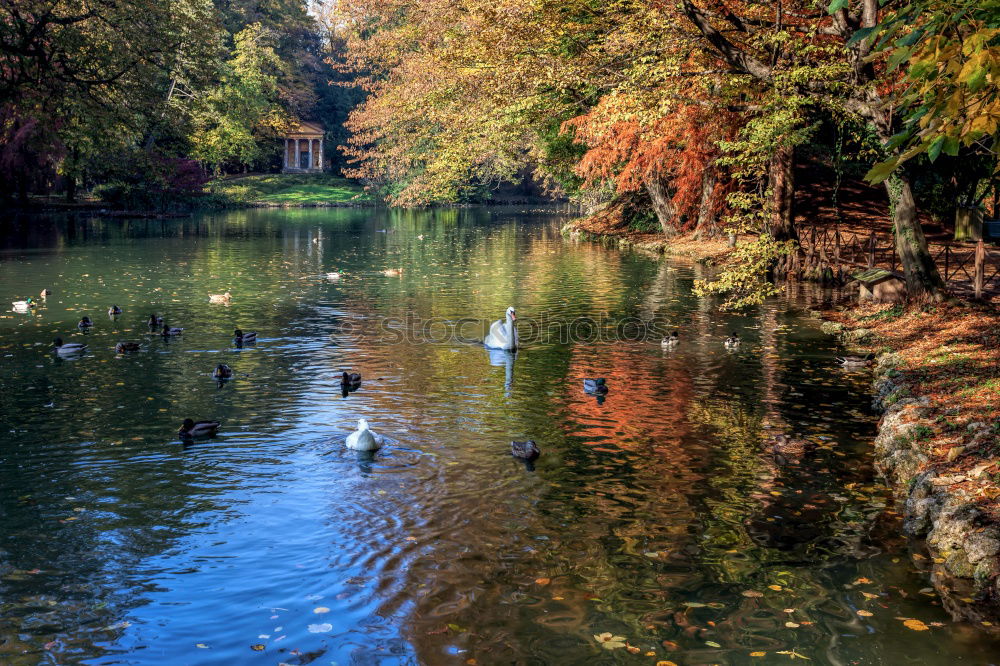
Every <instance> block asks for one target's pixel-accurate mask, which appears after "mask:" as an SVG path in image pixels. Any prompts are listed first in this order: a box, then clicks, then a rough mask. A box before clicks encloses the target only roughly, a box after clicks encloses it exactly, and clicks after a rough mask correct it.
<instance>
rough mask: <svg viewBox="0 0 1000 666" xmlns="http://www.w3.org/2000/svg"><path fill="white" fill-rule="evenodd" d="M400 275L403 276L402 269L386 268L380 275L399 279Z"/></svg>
mask: <svg viewBox="0 0 1000 666" xmlns="http://www.w3.org/2000/svg"><path fill="white" fill-rule="evenodd" d="M402 274H403V269H402V268H387V269H385V270H384V271H382V275H384V276H386V277H399V276H400V275H402Z"/></svg>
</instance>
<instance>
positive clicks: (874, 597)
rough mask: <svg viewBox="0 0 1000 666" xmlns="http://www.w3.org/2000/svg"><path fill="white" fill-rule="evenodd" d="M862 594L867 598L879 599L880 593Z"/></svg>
mask: <svg viewBox="0 0 1000 666" xmlns="http://www.w3.org/2000/svg"><path fill="white" fill-rule="evenodd" d="M861 596H863V597H864V598H865V599H878V595H877V594H872V593H871V592H862V593H861Z"/></svg>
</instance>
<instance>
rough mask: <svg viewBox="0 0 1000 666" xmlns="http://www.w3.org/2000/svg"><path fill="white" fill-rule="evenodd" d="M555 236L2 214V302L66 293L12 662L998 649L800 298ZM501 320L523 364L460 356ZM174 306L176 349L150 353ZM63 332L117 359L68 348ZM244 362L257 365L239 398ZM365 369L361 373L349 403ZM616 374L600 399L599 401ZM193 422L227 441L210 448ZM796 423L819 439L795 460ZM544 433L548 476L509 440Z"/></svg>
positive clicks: (45, 352) (488, 660) (41, 355)
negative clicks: (924, 528) (974, 618)
mask: <svg viewBox="0 0 1000 666" xmlns="http://www.w3.org/2000/svg"><path fill="white" fill-rule="evenodd" d="M560 221H561V220H560V219H559V218H558V217H557V216H553V215H547V214H541V213H537V212H536V213H528V212H523V211H513V210H446V211H437V212H410V213H406V212H385V211H366V210H336V209H335V210H307V211H241V212H233V213H226V214H221V215H215V216H206V217H200V218H194V219H190V220H168V221H116V220H112V221H101V220H93V221H91V222H89V223H87V224H84V223H82V222H70V221H67V220H60V219H52V220H46V219H42V220H38V219H36V220H32V221H30V222H20V223H13V222H7V223H5V225H4V227H3V235H2V238H3V239H2V241H0V243H2V244H3V246H2V250H0V285H2V287H3V288H2V292H3V298H5V299H6V301H4V303H5V305H4V308H7V307H8V306H7V305H6V303H7V302H9V301H11V300H13V299H14V298H15V297H17V298H21V297H24V296H27V295H29V294H30V295H36V294H38V292H39V290H40V289H41V288H42V287H48V288H51V289H52V290H53V294H52V295H51V296H50V297H49V298H48V300H47V301H46V302H44V304H42V305H41V306H40V307H38V308H37V309H36V310H35V311H34V312H33V313H32V314H18V313H15V312H12V311H10V310H9V309H8V310H7V311H6V312H5V313H4V314H3V316H2V318H0V419H2V432H3V439H2V443H0V478H2V479H3V483H2V484H0V511H2V513H0V662H2V663H4V664H16V665H20V664H56V663H58V664H74V663H86V664H278V663H286V664H306V663H316V664H342V665H343V664H417V663H420V664H475V663H478V664H584V663H586V664H612V663H620V664H655V663H656V662H658V661H672V662H675V663H677V664H681V665H687V664H750V663H754V664H760V663H767V664H772V663H774V664H779V663H786V662H788V661H794V660H795V659H797V658H798V657H799V656H802V657H807V658H808V659H809V660H811V661H810V662H809V663H812V664H832V665H838V666H839V665H847V664H894V665H895V664H906V663H913V664H952V663H956V662H957V663H970V664H984V663H991V662H993V661H997V660H998V659H1000V649H998V646H997V645H996V644H995V643H991V642H988V641H987V639H985V638H984V637H982V636H981V635H979V634H978V633H977V632H976V630H975V629H973V628H971V627H968V626H965V625H959V624H953V623H951V622H950V620H949V618H948V616H947V615H946V613H945V612H944V611H943V610H942V609H941V607H940V605H939V604H938V602H937V600H936V597H935V596H934V595H933V594H932V593H929V591H928V590H927V589H926V587H925V586H926V585H927V583H926V576H925V575H923V574H921V573H919V572H917V571H916V570H915V567H916V566H919V564H920V562H919V560H918V561H917V562H916V564H915V563H914V561H913V560H912V559H911V558H910V556H909V554H908V551H907V549H906V545H905V544H904V543H903V542H902V541H901V540H900V539H899V538H898V537H897V535H898V532H899V527H898V524H897V522H896V517H895V516H894V515H893V514H892V512H891V504H889V502H888V499H887V493H886V491H885V489H884V488H883V487H882V486H881V485H879V484H878V483H877V481H876V478H875V475H874V473H873V471H872V467H871V460H870V455H869V450H870V441H871V439H872V437H873V433H874V425H875V417H874V416H873V415H872V414H871V413H870V411H869V402H870V396H869V393H868V386H869V377H868V375H867V374H866V373H864V372H856V373H847V372H843V371H841V370H840V369H839V368H837V367H836V364H835V363H834V362H833V358H832V357H833V355H834V354H835V353H836V352H837V351H838V350H837V349H836V348H835V345H834V342H833V341H832V340H831V339H830V338H829V337H827V336H824V335H822V334H821V333H820V331H819V325H818V324H819V322H818V321H816V320H815V319H812V318H809V317H807V316H805V314H804V310H803V308H802V307H801V305H802V304H803V303H804V302H805V299H806V296H805V295H801V296H800V295H796V294H793V295H791V296H790V297H789V298H786V299H781V300H775V301H774V302H771V303H768V304H767V305H766V306H765V307H762V308H760V309H759V310H758V311H756V312H754V313H751V314H748V315H741V316H737V315H732V314H720V313H718V312H717V311H716V307H715V305H716V304H715V303H714V302H713V301H711V300H706V299H699V298H697V297H695V296H694V295H692V293H691V285H692V282H693V280H694V278H695V277H696V276H697V275H698V273H699V270H700V269H699V268H697V267H694V266H691V265H689V264H686V263H684V262H680V261H678V262H657V261H655V260H652V259H650V258H646V257H644V256H641V255H635V254H626V253H620V252H617V251H613V250H607V249H604V248H601V247H599V246H597V245H593V244H586V243H573V242H571V241H568V240H565V239H563V238H562V237H560V235H559V233H558V228H559V222H560ZM391 268H402V274H401V275H399V276H387V275H384V274H383V271H385V270H386V269H391ZM330 271H339V272H341V274H342V275H341V277H340V279H339V280H335V281H331V280H330V279H328V278H327V277H326V275H325V274H326V273H328V272H330ZM227 289H228V290H229V291H231V293H232V296H233V298H232V303H231V305H229V306H225V305H213V304H210V303H209V302H208V294H209V293H221V292H223V291H225V290H227ZM112 303H117V304H118V305H120V306H121V307H122V308H123V309H124V313H123V314H122V315H121V316H120V317H118V318H117V319H116V320H113V319H110V318H109V317H108V316H107V315H106V314H105V313H106V311H107V308H108V307H109V306H110V305H111V304H112ZM508 305H514V306H516V308H517V311H518V315H519V325H520V330H521V335H522V342H523V343H524V344H523V348H522V349H521V350H520V351H519V352H518V354H517V356H516V358H515V357H509V356H505V355H504V354H502V353H501V354H493V355H492V356H491V355H490V354H488V353H487V352H486V351H485V350H484V349H483V348H482V346H480V345H476V344H473V343H471V342H469V341H468V340H465V339H457V338H456V337H454V336H452V335H450V333H452V332H454V331H455V330H456V329H458V330H459V331H460V332H461V333H462V334H463V335H464V337H465V338H471V337H475V336H476V335H478V336H482V335H483V333H484V329H485V326H486V324H485V323H483V322H488V321H492V320H494V319H497V318H499V317H501V316H502V314H503V312H504V310H505V308H506V307H507V306H508ZM153 312H155V313H157V314H160V315H163V316H165V317H166V320H167V322H168V323H169V324H171V325H173V326H180V327H184V329H185V330H184V334H183V336H182V337H180V338H175V339H171V340H169V341H165V340H162V339H160V337H159V336H149V335H148V329H147V328H146V326H145V324H144V321H145V319H146V318H147V317H148V315H149V314H150V313H153ZM83 315H89V316H90V317H92V318H93V319H94V320H95V322H96V325H95V326H94V328H93V330H91V331H89V332H87V333H81V332H79V331H77V329H76V326H75V324H76V322H77V321H78V320H79V318H80V317H81V316H83ZM467 319H471V320H473V321H472V322H471V323H470V322H469V321H465V320H467ZM237 326H238V327H241V328H243V329H245V330H255V331H257V333H258V342H257V345H256V346H255V347H246V348H243V349H236V348H234V346H233V343H232V340H231V337H232V330H233V329H234V328H235V327H237ZM643 327H646V329H647V330H650V329H655V330H657V331H659V332H660V333H662V331H664V330H671V329H674V328H676V329H677V330H679V331H680V334H681V338H682V342H681V344H680V345H679V346H678V348H677V349H676V350H674V351H667V352H665V351H663V350H661V348H660V345H659V343H658V340H659V337H658V334H652V335H651V336H650V339H648V340H647V339H642V336H641V335H640V334H641V333H642V331H643ZM730 331H738V332H739V333H740V335H741V336H742V337H743V339H744V343H743V345H742V346H741V348H740V349H739V350H737V351H735V352H728V351H726V349H724V347H723V345H722V339H723V337H725V335H727V334H728V333H729V332H730ZM56 336H62V337H63V338H64V339H65V340H66V341H67V342H81V341H82V342H86V343H87V344H88V345H89V348H88V350H87V352H86V354H85V355H83V356H82V357H80V358H76V359H69V358H61V357H58V356H56V355H54V354H53V353H52V348H51V342H52V340H53V338H55V337H56ZM119 340H135V341H141V342H142V344H143V347H142V350H141V351H139V352H136V353H133V354H128V355H124V356H116V355H115V353H114V350H113V346H114V344H115V342H117V341H119ZM217 363H228V364H229V365H231V366H232V367H233V369H234V370H235V372H236V373H237V376H236V378H234V379H232V380H231V381H229V382H227V383H225V384H224V385H221V386H220V385H218V384H217V383H216V382H215V381H214V380H213V379H212V378H211V377H210V372H211V369H212V368H213V367H214V366H215V365H216V364H217ZM345 369H347V370H352V371H356V372H360V373H362V375H363V377H364V379H363V383H362V386H361V388H360V390H358V391H356V392H353V393H350V394H349V395H347V396H346V397H345V396H344V395H343V394H342V392H341V388H340V383H339V373H340V372H341V371H342V370H345ZM595 376H600V377H606V378H607V381H608V384H609V386H610V387H611V390H610V392H609V393H608V395H607V396H606V399H603V400H599V399H598V398H596V397H594V396H589V395H586V394H585V393H584V392H583V390H582V380H583V378H585V377H595ZM185 417H192V418H194V419H202V418H213V419H218V420H220V421H222V428H221V429H220V432H219V435H218V436H217V437H216V438H215V439H212V440H206V441H199V442H198V443H196V444H194V445H193V446H188V447H185V446H183V445H182V443H181V442H180V440H178V438H177V436H176V433H177V429H178V427H179V425H180V423H181V421H182V419H184V418H185ZM360 417H364V418H367V419H368V420H369V422H370V423H371V424H372V427H373V429H374V430H375V431H376V432H378V433H381V434H384V435H386V436H388V437H390V438H392V440H393V441H392V442H390V443H389V445H388V446H387V447H386V448H385V449H383V450H382V451H380V452H379V453H378V454H377V455H375V457H374V458H373V459H365V458H364V457H359V455H358V454H356V453H354V452H351V451H348V450H345V448H344V446H343V438H344V436H345V435H346V434H347V433H349V432H350V431H351V430H352V429H353V426H354V424H355V423H356V421H357V419H358V418H360ZM777 432H786V433H792V434H795V435H797V436H800V437H805V438H808V439H809V440H811V441H813V442H815V443H816V444H817V445H818V447H817V449H816V451H815V454H814V455H812V456H811V457H809V458H808V459H806V460H803V461H802V462H801V464H800V465H794V464H792V465H787V466H785V465H779V464H777V463H776V462H775V461H774V460H773V458H772V457H771V456H768V455H765V454H764V451H765V442H766V441H767V439H768V438H769V437H770V436H771V434H772V433H777ZM525 438H532V439H534V440H536V441H537V442H538V443H539V445H540V447H541V449H542V456H541V458H540V459H539V460H538V461H537V463H536V465H535V468H534V469H533V470H530V469H527V468H526V467H525V466H524V465H523V464H521V463H520V462H518V461H516V460H514V459H513V458H511V456H510V455H509V442H510V440H512V439H525ZM922 589H923V590H924V591H923V592H921V590H922ZM907 620H911V622H909V624H910V626H917V627H918V628H920V629H926V630H913V629H910V628H908V627H907V625H906V624H904V621H907ZM912 620H918V621H919V622H912ZM921 623H923V624H922V625H921ZM606 632H607V633H608V635H606V636H604V638H603V639H601V638H595V636H598V637H600V636H601V635H602V634H605V633H606ZM614 637H621V638H620V639H617V638H614ZM607 639H611V640H607ZM602 643H603V644H602ZM753 655H757V656H753Z"/></svg>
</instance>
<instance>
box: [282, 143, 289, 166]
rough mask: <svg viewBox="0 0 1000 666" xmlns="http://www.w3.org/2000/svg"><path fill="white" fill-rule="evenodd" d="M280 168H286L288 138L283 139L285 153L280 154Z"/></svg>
mask: <svg viewBox="0 0 1000 666" xmlns="http://www.w3.org/2000/svg"><path fill="white" fill-rule="evenodd" d="M282 158H283V159H282V160H281V162H282V166H284V167H285V168H286V169H287V168H288V137H285V152H284V153H283V154H282Z"/></svg>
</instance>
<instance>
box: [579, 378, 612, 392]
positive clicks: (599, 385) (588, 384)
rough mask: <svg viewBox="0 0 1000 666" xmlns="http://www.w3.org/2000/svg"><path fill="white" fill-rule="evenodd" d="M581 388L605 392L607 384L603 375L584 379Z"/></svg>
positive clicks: (588, 390) (587, 390)
mask: <svg viewBox="0 0 1000 666" xmlns="http://www.w3.org/2000/svg"><path fill="white" fill-rule="evenodd" d="M583 390H584V391H586V392H587V393H607V392H608V385H607V383H606V380H605V379H604V378H603V377H599V378H597V379H584V380H583Z"/></svg>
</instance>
